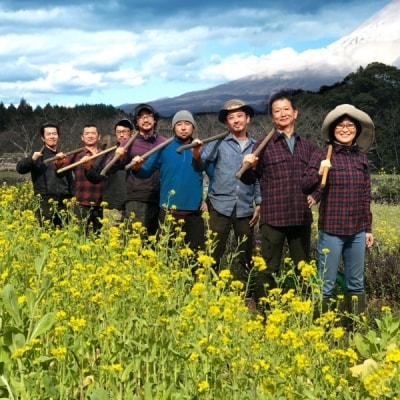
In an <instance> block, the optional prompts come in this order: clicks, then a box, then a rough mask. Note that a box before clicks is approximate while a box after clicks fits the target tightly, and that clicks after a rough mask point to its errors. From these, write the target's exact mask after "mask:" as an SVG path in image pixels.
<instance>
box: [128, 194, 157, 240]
mask: <svg viewBox="0 0 400 400" xmlns="http://www.w3.org/2000/svg"><path fill="white" fill-rule="evenodd" d="M159 212H160V207H159V206H158V204H157V203H149V202H144V201H137V200H130V201H127V202H126V204H125V213H126V217H127V218H128V217H129V216H130V215H131V213H133V214H134V215H135V218H134V221H139V222H141V223H142V225H143V226H144V227H145V228H146V229H147V234H148V235H155V234H156V232H157V229H158V216H159Z"/></svg>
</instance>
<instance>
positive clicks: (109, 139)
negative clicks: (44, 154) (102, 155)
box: [43, 135, 111, 164]
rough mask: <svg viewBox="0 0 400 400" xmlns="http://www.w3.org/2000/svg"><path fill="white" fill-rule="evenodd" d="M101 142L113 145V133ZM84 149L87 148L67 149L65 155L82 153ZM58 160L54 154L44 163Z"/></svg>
mask: <svg viewBox="0 0 400 400" xmlns="http://www.w3.org/2000/svg"><path fill="white" fill-rule="evenodd" d="M99 143H100V144H101V145H102V146H106V147H108V146H110V145H111V135H106V136H105V137H104V139H101V140H100V142H99ZM103 148H104V147H103ZM83 150H85V148H84V147H79V149H74V150H70V151H67V152H66V153H64V155H65V156H70V155H71V154H76V153H80V152H81V151H83ZM56 160H58V157H57V156H53V157H50V158H46V160H44V161H43V163H44V164H49V163H51V162H52V161H56Z"/></svg>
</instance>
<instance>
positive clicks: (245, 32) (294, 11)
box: [0, 0, 390, 106]
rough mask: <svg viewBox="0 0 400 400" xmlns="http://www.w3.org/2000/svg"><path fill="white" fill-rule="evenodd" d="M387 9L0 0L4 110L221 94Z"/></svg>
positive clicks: (265, 2) (361, 1) (343, 4)
mask: <svg viewBox="0 0 400 400" xmlns="http://www.w3.org/2000/svg"><path fill="white" fill-rule="evenodd" d="M389 3H390V0H387V1H383V0H370V1H365V0H347V1H342V0H337V1H335V0H333V1H329V2H323V1H320V0H304V1H299V0H286V1H282V2H277V1H273V2H272V1H269V0H246V1H243V0H241V1H237V0H230V1H218V0H202V1H197V2H196V3H195V4H192V3H191V2H188V1H177V0H175V1H174V0H172V1H165V0H147V1H145V2H143V1H136V0H133V1H129V0H125V1H124V0H102V1H99V0H96V1H92V0H87V1H86V2H82V1H81V0H79V1H78V0H77V1H68V0H65V1H61V0H60V1H57V0H56V1H48V2H43V1H42V0H41V1H35V0H8V1H0V20H1V24H0V65H1V73H0V103H1V102H2V103H3V104H5V105H9V104H10V103H12V104H14V105H17V104H19V102H20V100H21V98H24V99H25V100H26V101H27V102H28V103H29V104H31V105H32V106H36V105H42V106H43V105H46V104H47V103H50V104H52V105H56V104H58V105H67V106H68V105H71V106H74V105H75V104H97V103H103V104H112V105H114V106H118V105H121V104H125V103H138V102H147V101H151V100H155V99H159V98H164V97H175V96H178V95H180V94H183V93H186V92H190V91H196V90H202V89H207V88H210V87H214V86H216V85H219V84H222V83H226V82H228V81H231V80H234V79H239V78H241V77H244V76H247V75H251V74H256V73H260V72H262V71H264V70H265V69H266V67H267V66H266V63H268V70H269V71H271V74H272V73H275V74H279V73H280V71H281V70H282V57H285V55H287V54H288V53H290V54H293V53H298V54H301V53H303V52H305V51H307V50H310V49H319V48H322V47H324V46H327V45H329V44H331V43H332V42H334V41H335V40H337V39H339V38H341V37H342V36H344V35H346V34H348V33H350V32H351V31H352V30H353V29H355V28H357V27H358V26H359V25H361V24H362V23H363V22H364V21H366V20H367V19H368V18H370V17H371V16H372V15H373V14H375V13H376V12H377V11H379V10H380V9H382V8H383V7H385V6H386V5H387V4H389ZM274 59H275V60H277V61H278V60H279V61H280V62H276V69H275V70H274V64H275V62H274ZM303 59H304V57H303ZM308 62H309V61H308Z"/></svg>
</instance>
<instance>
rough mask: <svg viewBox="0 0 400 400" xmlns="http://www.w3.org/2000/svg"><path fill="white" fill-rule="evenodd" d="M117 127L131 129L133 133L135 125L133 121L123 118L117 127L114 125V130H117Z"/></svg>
mask: <svg viewBox="0 0 400 400" xmlns="http://www.w3.org/2000/svg"><path fill="white" fill-rule="evenodd" d="M117 126H123V127H125V128H129V129H130V130H131V131H133V124H132V121H131V120H130V119H128V118H123V119H121V120H119V121H118V122H117V123H116V124H115V125H114V130H115V129H117Z"/></svg>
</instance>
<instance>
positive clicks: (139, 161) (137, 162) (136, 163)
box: [132, 156, 144, 171]
mask: <svg viewBox="0 0 400 400" xmlns="http://www.w3.org/2000/svg"><path fill="white" fill-rule="evenodd" d="M143 164H144V159H143V158H142V157H140V156H135V157H133V159H132V171H139V169H140V168H142V165H143Z"/></svg>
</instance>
